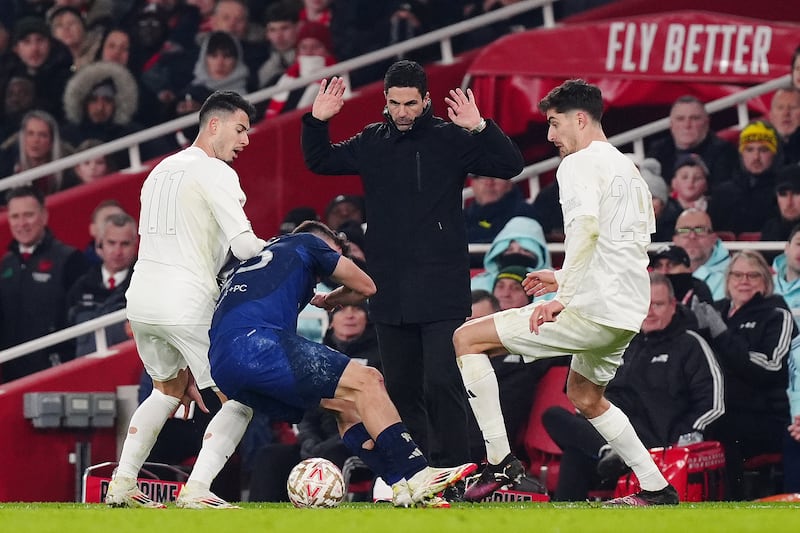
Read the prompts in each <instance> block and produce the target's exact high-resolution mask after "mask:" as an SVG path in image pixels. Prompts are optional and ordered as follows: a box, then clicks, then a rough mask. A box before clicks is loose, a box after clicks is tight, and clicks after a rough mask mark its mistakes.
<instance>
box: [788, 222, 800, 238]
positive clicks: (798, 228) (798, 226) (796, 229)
mask: <svg viewBox="0 0 800 533" xmlns="http://www.w3.org/2000/svg"><path fill="white" fill-rule="evenodd" d="M797 232H800V224H796V225H795V226H794V227H793V228H792V231H790V232H789V238H788V239H786V241H787V242H788V241H791V240H792V237H794V236H795V234H796V233H797Z"/></svg>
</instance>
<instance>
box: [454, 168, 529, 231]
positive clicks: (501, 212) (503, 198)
mask: <svg viewBox="0 0 800 533" xmlns="http://www.w3.org/2000/svg"><path fill="white" fill-rule="evenodd" d="M470 181H471V185H472V192H473V193H474V194H475V198H474V199H473V201H472V203H471V204H469V205H468V206H467V207H466V208H465V209H464V218H465V219H466V222H467V239H469V242H471V243H478V242H492V240H493V239H494V238H495V237H496V236H497V234H498V233H500V230H502V229H503V227H504V226H505V225H506V223H507V222H508V221H509V220H511V219H512V218H513V217H517V216H520V217H528V218H532V219H534V220H535V219H536V210H535V209H534V208H533V206H532V205H531V204H529V203H528V202H526V201H525V199H524V198H523V197H522V193H521V192H520V190H519V188H518V187H517V185H516V184H515V183H514V182H512V181H511V180H504V179H500V178H492V177H490V176H477V175H473V176H472V177H471V180H470Z"/></svg>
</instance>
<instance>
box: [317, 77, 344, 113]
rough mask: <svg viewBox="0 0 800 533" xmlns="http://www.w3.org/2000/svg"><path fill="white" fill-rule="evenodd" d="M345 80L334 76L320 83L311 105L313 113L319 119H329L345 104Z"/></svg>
mask: <svg viewBox="0 0 800 533" xmlns="http://www.w3.org/2000/svg"><path fill="white" fill-rule="evenodd" d="M344 89H345V87H344V80H343V79H342V78H338V77H336V76H334V77H333V78H331V79H330V81H328V80H322V81H321V82H320V83H319V92H318V93H317V96H316V98H314V104H313V105H312V106H311V114H312V115H313V116H314V118H316V119H317V120H329V119H330V118H331V117H333V116H334V115H336V114H337V113H338V112H339V111H341V110H342V107H343V106H344Z"/></svg>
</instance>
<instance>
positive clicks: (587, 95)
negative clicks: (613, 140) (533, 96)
mask: <svg viewBox="0 0 800 533" xmlns="http://www.w3.org/2000/svg"><path fill="white" fill-rule="evenodd" d="M551 109H554V110H555V111H556V113H569V112H570V111H576V110H580V111H586V112H587V113H588V114H589V116H590V117H592V119H594V120H595V121H596V122H600V120H601V119H602V118H603V94H602V93H601V92H600V88H599V87H597V86H596V85H592V84H591V83H588V82H586V80H581V79H574V80H567V81H565V82H564V83H562V84H561V85H559V86H558V87H556V88H555V89H553V90H552V91H550V92H549V93H547V96H545V97H544V98H542V100H541V101H540V102H539V111H541V112H542V114H547V112H548V111H549V110H551Z"/></svg>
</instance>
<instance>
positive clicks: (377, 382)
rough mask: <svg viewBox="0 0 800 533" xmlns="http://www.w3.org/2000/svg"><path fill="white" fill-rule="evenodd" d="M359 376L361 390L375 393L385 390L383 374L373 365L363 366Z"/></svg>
mask: <svg viewBox="0 0 800 533" xmlns="http://www.w3.org/2000/svg"><path fill="white" fill-rule="evenodd" d="M359 378H360V379H359V381H360V383H361V390H362V391H363V392H365V393H368V394H375V393H377V392H380V391H383V390H385V386H384V384H383V374H381V373H380V371H379V370H378V369H377V368H374V367H371V366H364V367H362V369H361V375H360V376H359Z"/></svg>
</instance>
